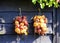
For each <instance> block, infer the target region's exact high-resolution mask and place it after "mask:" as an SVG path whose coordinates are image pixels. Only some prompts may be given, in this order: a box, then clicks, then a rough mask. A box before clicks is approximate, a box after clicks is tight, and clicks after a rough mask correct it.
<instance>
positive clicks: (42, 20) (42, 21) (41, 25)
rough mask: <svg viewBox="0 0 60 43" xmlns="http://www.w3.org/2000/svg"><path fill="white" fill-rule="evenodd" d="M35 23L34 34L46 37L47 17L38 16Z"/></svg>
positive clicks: (34, 19) (35, 17)
mask: <svg viewBox="0 0 60 43" xmlns="http://www.w3.org/2000/svg"><path fill="white" fill-rule="evenodd" d="M33 21H34V23H33V26H34V32H35V33H37V34H39V35H45V34H46V33H47V31H48V28H47V18H46V17H45V15H42V16H40V15H36V16H34V18H33Z"/></svg>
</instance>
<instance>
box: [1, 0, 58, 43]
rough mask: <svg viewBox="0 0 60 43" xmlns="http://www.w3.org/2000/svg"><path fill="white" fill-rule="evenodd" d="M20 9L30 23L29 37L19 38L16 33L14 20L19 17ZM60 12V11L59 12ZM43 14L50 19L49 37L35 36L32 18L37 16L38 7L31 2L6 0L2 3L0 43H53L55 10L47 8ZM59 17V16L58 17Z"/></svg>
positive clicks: (27, 0)
mask: <svg viewBox="0 0 60 43" xmlns="http://www.w3.org/2000/svg"><path fill="white" fill-rule="evenodd" d="M19 8H21V9H22V12H21V13H22V15H25V16H27V17H28V18H27V19H28V22H29V25H30V26H29V33H30V34H29V35H28V36H24V35H23V36H18V35H17V34H16V33H15V32H14V27H13V19H14V18H15V17H16V16H18V15H19ZM57 12H59V9H58V11H57ZM42 13H44V14H45V16H46V17H47V18H48V24H47V26H48V33H47V34H48V35H45V36H39V35H34V32H33V28H32V24H31V22H32V21H31V17H33V16H34V15H37V14H38V12H37V10H36V7H34V5H33V4H32V3H31V0H4V1H0V43H52V42H53V38H52V37H53V35H52V33H53V32H52V31H53V17H54V16H53V14H54V13H53V8H46V9H44V10H42ZM58 17H59V16H58Z"/></svg>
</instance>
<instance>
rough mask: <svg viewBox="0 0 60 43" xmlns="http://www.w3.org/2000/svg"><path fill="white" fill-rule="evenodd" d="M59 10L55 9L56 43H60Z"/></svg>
mask: <svg viewBox="0 0 60 43" xmlns="http://www.w3.org/2000/svg"><path fill="white" fill-rule="evenodd" d="M59 11H60V8H58V9H57V29H56V30H57V31H56V36H57V39H56V40H57V41H56V42H57V43H60V41H59V40H60V12H59Z"/></svg>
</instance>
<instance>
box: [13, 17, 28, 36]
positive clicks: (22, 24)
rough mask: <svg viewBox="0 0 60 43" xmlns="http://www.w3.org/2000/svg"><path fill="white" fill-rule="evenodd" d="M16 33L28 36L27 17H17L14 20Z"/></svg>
mask: <svg viewBox="0 0 60 43" xmlns="http://www.w3.org/2000/svg"><path fill="white" fill-rule="evenodd" d="M14 26H15V32H16V33H17V34H19V35H21V34H25V35H28V32H27V31H28V21H27V17H26V16H17V17H16V18H15V20H14Z"/></svg>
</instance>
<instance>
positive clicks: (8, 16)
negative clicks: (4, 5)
mask: <svg viewBox="0 0 60 43" xmlns="http://www.w3.org/2000/svg"><path fill="white" fill-rule="evenodd" d="M18 14H19V13H18V12H0V18H2V20H1V19H0V22H1V21H2V22H1V23H12V22H13V18H15V16H18ZM3 21H4V22H3Z"/></svg>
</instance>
